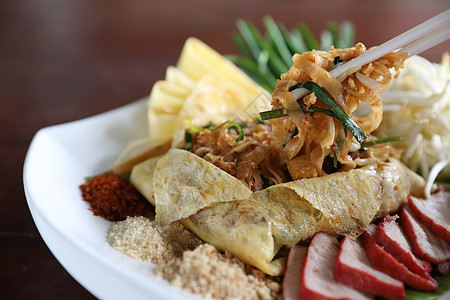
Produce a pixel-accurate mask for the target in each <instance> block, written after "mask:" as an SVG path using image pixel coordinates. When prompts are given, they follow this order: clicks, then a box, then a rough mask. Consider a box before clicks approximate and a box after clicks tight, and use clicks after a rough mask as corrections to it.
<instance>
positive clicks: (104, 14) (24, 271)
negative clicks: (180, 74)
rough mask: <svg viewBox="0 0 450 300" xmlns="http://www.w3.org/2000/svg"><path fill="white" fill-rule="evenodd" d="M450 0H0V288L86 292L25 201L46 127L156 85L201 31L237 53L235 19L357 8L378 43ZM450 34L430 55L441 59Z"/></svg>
mask: <svg viewBox="0 0 450 300" xmlns="http://www.w3.org/2000/svg"><path fill="white" fill-rule="evenodd" d="M448 8H450V4H449V2H448V0H428V1H407V0H401V1H392V0H386V1H383V0H378V1H357V0H355V1H350V0H345V1H331V0H330V1H325V0H315V1H268V0H265V1H243V0H240V1H235V0H233V1H204V2H203V1H190V0H182V1H158V2H156V1H150V0H97V1H94V0H29V1H26V0H2V1H0V157H1V159H2V161H3V166H2V167H1V168H0V203H1V204H0V239H1V240H0V295H1V296H0V298H2V299H66V300H68V299H89V298H93V296H92V295H91V294H90V293H89V292H88V291H86V290H85V289H84V288H83V287H82V286H80V285H79V284H78V283H77V282H76V281H75V280H74V279H72V277H71V276H70V275H69V274H68V273H67V272H66V271H65V270H64V269H63V267H62V266H61V265H60V264H59V263H58V261H57V260H56V259H55V258H54V257H53V256H52V253H51V252H50V251H49V249H48V248H47V247H46V245H45V243H44V242H43V240H42V239H41V237H40V235H39V233H38V231H37V229H36V227H35V225H34V223H33V220H32V217H31V215H30V213H29V210H28V207H27V204H26V200H25V196H24V192H23V183H22V168H23V162H24V159H25V155H26V151H27V148H28V146H29V143H30V141H31V139H32V137H33V135H34V134H35V133H36V131H37V130H38V129H40V128H42V127H46V126H49V125H54V124H59V123H64V122H70V121H73V120H77V119H80V118H84V117H87V116H90V115H95V114H98V113H101V112H104V111H107V110H110V109H112V108H115V107H119V106H122V105H124V104H127V103H130V102H132V101H134V100H136V99H139V98H142V97H145V96H147V95H148V94H149V92H150V89H151V87H152V84H153V83H154V82H155V81H156V80H158V79H161V78H163V76H164V74H165V69H166V67H167V66H168V65H171V64H172V65H173V64H175V63H176V61H177V58H178V55H179V53H180V50H181V48H182V46H183V43H184V41H185V40H186V38H187V37H189V36H196V37H198V38H200V39H201V40H203V41H205V42H206V43H207V44H209V45H210V46H212V47H213V48H215V49H216V50H218V51H219V52H221V53H224V54H225V53H235V52H236V49H235V47H234V45H233V44H232V42H231V34H232V33H233V32H234V31H235V30H236V26H235V20H236V19H237V18H246V19H249V20H252V21H253V22H255V23H256V24H257V25H258V27H260V28H261V27H262V26H261V19H262V17H263V16H264V15H266V14H270V15H272V16H273V17H274V19H276V20H278V21H281V22H283V23H284V24H285V25H286V26H287V27H292V26H293V25H294V24H295V23H296V22H297V21H300V20H302V21H305V22H307V24H308V25H309V26H310V27H311V29H312V31H313V32H314V33H315V34H318V33H319V32H320V31H321V30H322V29H323V28H324V27H325V24H326V22H327V21H329V20H335V21H342V20H350V21H352V22H353V23H354V24H355V25H356V38H357V40H358V41H362V42H364V43H365V44H366V46H368V47H370V46H375V45H377V44H380V43H382V42H383V41H385V40H388V39H389V38H392V37H393V36H395V35H397V34H399V33H401V32H403V31H405V30H407V29H409V28H410V27H412V26H414V25H416V24H418V23H420V22H422V21H424V20H426V19H428V18H430V17H432V16H434V15H436V14H438V13H439V12H441V11H443V10H445V9H448ZM449 49H450V47H449V43H448V42H447V43H446V44H443V45H441V46H438V47H435V48H434V49H432V50H429V51H427V52H426V53H424V54H423V56H425V57H427V58H428V59H430V60H433V61H439V60H440V57H441V54H442V53H443V52H444V51H446V50H449Z"/></svg>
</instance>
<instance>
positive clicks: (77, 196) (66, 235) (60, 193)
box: [23, 99, 449, 299]
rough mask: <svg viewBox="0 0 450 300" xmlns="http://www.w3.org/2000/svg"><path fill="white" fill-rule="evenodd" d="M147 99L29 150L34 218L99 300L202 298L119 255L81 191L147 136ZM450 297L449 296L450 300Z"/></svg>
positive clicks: (43, 135)
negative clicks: (128, 147)
mask: <svg viewBox="0 0 450 300" xmlns="http://www.w3.org/2000/svg"><path fill="white" fill-rule="evenodd" d="M143 128H144V129H145V128H147V108H146V100H145V99H142V100H139V101H137V102H134V103H132V104H129V105H127V106H123V107H121V108H118V109H115V110H113V111H110V112H106V113H103V114H100V115H97V116H94V117H90V118H86V119H83V120H79V121H75V122H71V123H67V124H62V125H56V126H52V127H47V128H44V129H41V130H40V131H39V132H38V133H37V134H36V136H35V137H34V138H33V141H32V143H31V145H30V148H29V150H28V153H27V157H26V159H25V166H24V174H23V180H24V187H25V194H26V197H27V201H28V206H29V208H30V211H31V214H32V216H33V219H34V221H35V223H36V226H37V228H38V230H39V232H40V234H41V236H42V238H43V239H44V241H45V243H46V244H47V246H48V247H49V248H50V250H51V251H52V253H53V255H54V256H55V257H56V258H57V259H58V261H59V262H60V263H61V264H62V265H63V267H64V268H65V269H66V270H67V271H68V272H69V273H70V274H71V275H72V277H74V278H75V279H76V280H77V281H78V282H79V283H80V284H81V285H83V286H84V287H85V288H86V289H87V290H88V291H89V292H91V293H92V294H93V295H94V296H96V297H98V298H100V299H181V298H183V299H200V298H199V297H197V296H195V295H193V294H190V293H187V292H185V291H182V290H179V289H176V288H174V287H172V286H171V285H170V284H169V283H168V282H166V281H164V280H162V279H161V278H159V277H156V276H155V275H154V274H153V268H154V265H153V264H149V263H145V262H141V261H137V260H134V259H131V258H129V257H127V256H126V255H123V254H122V253H120V252H118V251H116V250H114V249H113V248H112V247H111V246H110V245H109V243H108V242H107V240H106V236H107V231H108V229H109V227H110V226H111V225H112V223H111V222H109V221H107V220H104V219H102V218H100V217H96V216H94V215H93V214H92V212H91V211H90V210H89V204H88V203H86V202H84V201H82V198H81V192H80V190H79V188H78V186H79V185H80V184H82V183H83V182H84V178H85V177H86V176H89V175H93V174H98V173H101V172H103V171H105V170H108V169H110V168H111V166H112V165H113V163H114V160H115V159H116V158H117V156H118V154H119V153H120V152H121V151H122V150H123V147H124V146H125V145H126V144H127V143H128V142H129V141H132V140H136V139H139V138H143V137H145V136H147V132H145V130H144V131H143ZM448 296H449V294H447V295H446V296H444V298H446V297H448Z"/></svg>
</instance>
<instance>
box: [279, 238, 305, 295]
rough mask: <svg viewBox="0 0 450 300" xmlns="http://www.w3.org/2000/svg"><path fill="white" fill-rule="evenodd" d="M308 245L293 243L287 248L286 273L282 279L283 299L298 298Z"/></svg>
mask: <svg viewBox="0 0 450 300" xmlns="http://www.w3.org/2000/svg"><path fill="white" fill-rule="evenodd" d="M307 251H308V247H306V246H301V245H295V246H294V247H291V249H289V255H288V259H287V264H286V273H285V274H284V280H283V299H284V300H296V299H300V280H301V277H302V269H303V265H304V263H305V258H306V252H307Z"/></svg>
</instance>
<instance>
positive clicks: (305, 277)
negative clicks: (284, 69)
mask: <svg viewBox="0 0 450 300" xmlns="http://www.w3.org/2000/svg"><path fill="white" fill-rule="evenodd" d="M338 253H339V241H338V240H337V238H336V237H334V236H332V235H330V234H328V233H325V232H319V233H317V234H316V235H315V236H314V237H313V239H312V241H311V243H310V245H309V247H308V252H307V254H306V260H305V264H304V266H303V272H302V278H301V283H300V297H301V298H302V299H373V298H372V297H371V296H370V295H369V294H366V293H362V292H360V291H357V290H355V289H353V288H351V287H349V286H346V285H343V284H341V283H338V282H337V281H336V280H334V277H333V268H334V264H335V263H336V258H337V256H338Z"/></svg>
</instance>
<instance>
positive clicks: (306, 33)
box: [297, 23, 320, 50]
mask: <svg viewBox="0 0 450 300" xmlns="http://www.w3.org/2000/svg"><path fill="white" fill-rule="evenodd" d="M297 28H298V30H299V31H300V33H301V35H302V37H303V40H304V41H305V43H306V45H307V46H308V48H309V50H313V49H315V50H320V45H319V43H318V42H317V40H316V38H315V37H314V34H313V33H312V32H311V30H310V29H309V27H308V25H306V24H305V23H299V24H298V25H297Z"/></svg>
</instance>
